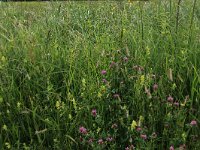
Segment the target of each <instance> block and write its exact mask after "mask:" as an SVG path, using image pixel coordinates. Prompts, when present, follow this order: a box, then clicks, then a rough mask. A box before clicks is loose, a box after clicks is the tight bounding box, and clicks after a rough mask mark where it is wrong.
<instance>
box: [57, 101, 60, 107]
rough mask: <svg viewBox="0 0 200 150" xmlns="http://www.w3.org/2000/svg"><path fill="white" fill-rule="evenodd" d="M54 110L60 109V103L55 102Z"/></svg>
mask: <svg viewBox="0 0 200 150" xmlns="http://www.w3.org/2000/svg"><path fill="white" fill-rule="evenodd" d="M56 108H57V109H60V101H56Z"/></svg>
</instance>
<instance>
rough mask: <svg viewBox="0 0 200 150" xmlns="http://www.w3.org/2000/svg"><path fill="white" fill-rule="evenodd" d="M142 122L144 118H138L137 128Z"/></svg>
mask: <svg viewBox="0 0 200 150" xmlns="http://www.w3.org/2000/svg"><path fill="white" fill-rule="evenodd" d="M143 121H144V117H143V116H140V118H139V121H138V126H141V125H142V122H143Z"/></svg>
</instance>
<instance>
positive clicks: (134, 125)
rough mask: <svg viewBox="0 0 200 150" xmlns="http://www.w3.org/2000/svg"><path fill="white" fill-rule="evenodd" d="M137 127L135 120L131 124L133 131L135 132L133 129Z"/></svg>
mask: <svg viewBox="0 0 200 150" xmlns="http://www.w3.org/2000/svg"><path fill="white" fill-rule="evenodd" d="M136 126H137V122H136V121H135V120H133V121H132V123H131V131H133V129H135V128H136Z"/></svg>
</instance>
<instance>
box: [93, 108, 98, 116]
mask: <svg viewBox="0 0 200 150" xmlns="http://www.w3.org/2000/svg"><path fill="white" fill-rule="evenodd" d="M92 116H94V117H96V116H97V110H96V109H92Z"/></svg>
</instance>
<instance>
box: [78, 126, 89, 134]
mask: <svg viewBox="0 0 200 150" xmlns="http://www.w3.org/2000/svg"><path fill="white" fill-rule="evenodd" d="M79 132H80V133H82V134H87V129H86V128H84V127H80V128H79Z"/></svg>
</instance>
